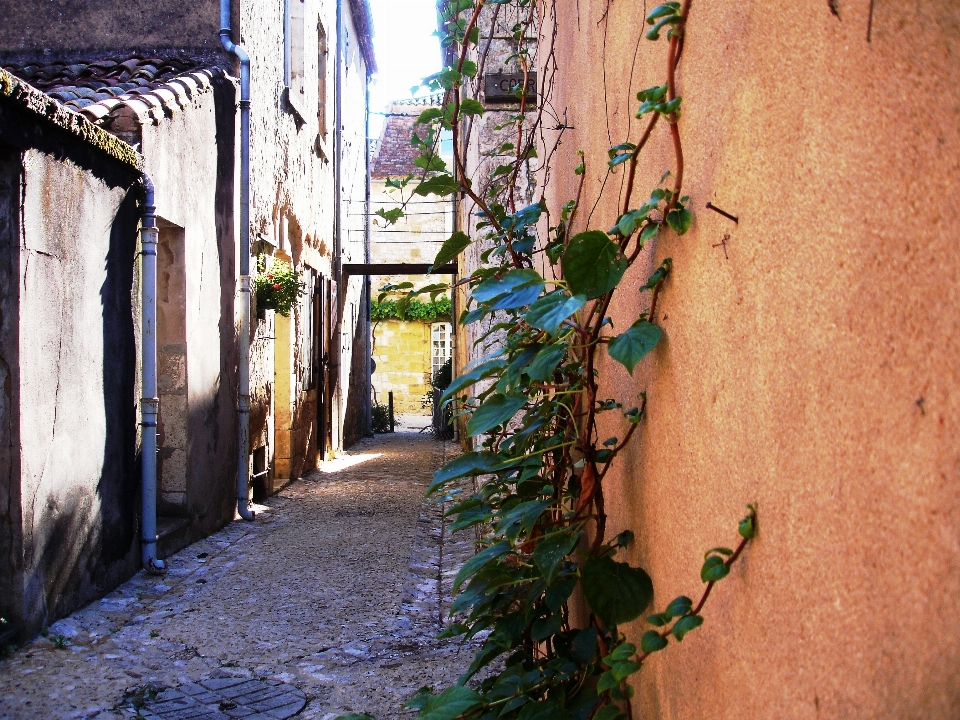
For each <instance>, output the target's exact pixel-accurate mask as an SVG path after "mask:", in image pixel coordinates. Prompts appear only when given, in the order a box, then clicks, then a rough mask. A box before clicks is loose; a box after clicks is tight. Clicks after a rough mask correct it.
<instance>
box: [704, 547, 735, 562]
mask: <svg viewBox="0 0 960 720" xmlns="http://www.w3.org/2000/svg"><path fill="white" fill-rule="evenodd" d="M711 555H726V556H727V557H730V556H731V555H733V550H731V549H730V548H725V547H715V548H710V549H709V550H707V551H706V552H705V553H704V554H703V558H704V560H706V559H707V558H708V557H710V556H711Z"/></svg>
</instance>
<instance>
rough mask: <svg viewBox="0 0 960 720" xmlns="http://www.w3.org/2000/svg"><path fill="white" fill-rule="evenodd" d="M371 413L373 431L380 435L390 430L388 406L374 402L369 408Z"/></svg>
mask: <svg viewBox="0 0 960 720" xmlns="http://www.w3.org/2000/svg"><path fill="white" fill-rule="evenodd" d="M371 414H372V415H373V431H374V432H375V433H377V434H378V435H382V434H383V433H388V432H391V430H390V408H389V406H387V405H381V404H380V403H378V402H375V403H374V404H373V407H372V408H371Z"/></svg>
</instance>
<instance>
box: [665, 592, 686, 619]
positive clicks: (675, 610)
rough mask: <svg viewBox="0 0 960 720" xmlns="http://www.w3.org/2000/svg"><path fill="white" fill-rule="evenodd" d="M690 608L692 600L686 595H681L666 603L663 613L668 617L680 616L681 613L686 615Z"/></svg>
mask: <svg viewBox="0 0 960 720" xmlns="http://www.w3.org/2000/svg"><path fill="white" fill-rule="evenodd" d="M692 609H693V600H691V599H690V598H688V597H687V596H686V595H681V596H680V597H678V598H676V599H674V600H673V602H671V603H670V604H669V605H667V609H666V610H665V611H664V615H669V616H670V617H680V616H681V615H686V614H687V613H688V612H690V611H691V610H692Z"/></svg>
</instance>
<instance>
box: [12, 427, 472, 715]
mask: <svg viewBox="0 0 960 720" xmlns="http://www.w3.org/2000/svg"><path fill="white" fill-rule="evenodd" d="M456 452H457V449H456V446H455V445H454V444H452V443H444V442H441V441H437V440H434V439H433V438H432V437H430V436H429V435H426V434H418V433H416V432H398V433H396V434H393V435H380V436H377V437H376V438H373V439H368V440H364V441H362V442H361V443H359V444H357V445H355V446H354V447H353V448H352V450H351V452H349V453H347V454H345V455H344V456H342V457H341V458H339V459H337V460H335V461H333V462H330V463H327V464H325V466H324V467H323V469H322V470H320V471H314V472H312V473H310V474H309V475H307V476H305V477H304V478H303V479H301V480H299V481H296V482H294V483H292V484H291V485H289V486H288V487H286V488H285V489H284V490H283V491H281V492H280V493H279V494H277V495H275V496H273V497H271V498H269V499H268V500H266V501H265V504H264V505H258V506H256V508H255V509H256V510H257V518H256V521H255V522H252V523H246V522H242V521H236V522H233V523H231V524H229V525H228V526H227V527H225V528H224V529H223V530H221V531H220V532H218V533H215V534H214V535H211V536H210V537H208V538H206V539H205V540H203V541H201V542H198V543H196V544H194V545H191V546H189V547H188V548H186V549H185V550H183V551H181V552H180V553H178V554H177V555H175V556H173V557H171V558H170V559H169V561H168V567H169V570H168V572H167V574H166V575H165V576H163V577H156V576H151V575H146V574H145V573H143V572H140V573H139V574H137V575H136V576H135V577H134V578H133V579H131V580H130V581H129V582H127V583H125V584H123V585H121V586H120V587H119V588H118V589H117V590H116V591H114V592H112V593H110V594H109V595H107V596H106V597H104V598H103V599H102V600H100V601H99V602H94V603H92V604H90V605H89V606H87V607H86V608H83V609H82V610H79V611H77V612H76V613H74V614H73V615H71V616H69V617H67V618H65V619H63V620H60V621H59V622H57V623H55V624H54V625H52V626H51V627H50V628H49V630H48V631H47V635H46V637H43V636H40V637H37V638H36V639H34V640H33V641H32V642H30V643H28V644H27V645H26V646H24V647H23V648H21V649H20V650H18V651H17V652H16V653H15V654H14V655H13V656H12V657H9V658H7V659H6V660H3V661H0V718H2V720H20V719H23V718H43V719H45V720H46V719H52V718H58V719H59V718H85V719H86V718H99V719H100V720H106V719H107V718H131V717H138V716H139V717H143V718H164V719H168V718H177V719H181V718H183V719H186V718H198V719H200V718H202V719H204V720H206V719H213V718H224V719H225V718H240V717H243V718H272V719H273V720H277V719H278V718H286V717H291V716H294V715H296V716H297V717H302V718H317V719H323V718H333V717H336V716H337V715H339V714H341V713H346V712H358V713H359V712H368V713H371V714H373V715H375V716H376V717H377V718H378V719H387V718H400V717H410V716H412V715H413V712H412V711H407V710H404V709H403V708H402V706H403V703H404V702H405V700H407V699H408V698H409V697H410V696H411V695H412V694H413V693H415V692H416V690H417V689H418V688H419V687H421V686H422V685H425V684H429V685H431V686H433V687H442V685H443V684H444V683H448V682H449V681H451V680H455V678H456V677H457V675H458V674H459V673H460V672H461V671H462V670H463V668H465V667H466V666H467V664H469V661H470V659H471V658H472V655H473V650H474V648H471V647H462V648H460V649H459V652H458V648H457V643H456V641H439V640H436V639H435V636H436V634H437V632H438V628H439V627H440V623H441V622H444V621H445V620H446V614H447V607H448V600H449V595H450V583H451V581H452V578H453V575H454V574H455V573H456V569H457V567H458V566H459V564H461V563H462V562H463V561H464V560H465V559H466V558H467V557H469V555H470V554H471V552H472V551H473V545H472V536H471V535H470V534H469V533H462V534H459V535H457V536H454V537H453V538H451V537H450V536H449V533H448V532H447V531H446V529H445V527H444V520H443V517H442V508H441V507H440V506H438V505H437V503H436V502H434V501H433V500H432V499H425V498H424V492H425V490H426V487H427V485H428V484H429V481H430V477H431V474H432V472H433V470H434V469H436V468H437V467H439V466H440V465H441V464H442V463H443V462H445V459H449V458H450V457H451V456H452V455H453V454H455V453H456Z"/></svg>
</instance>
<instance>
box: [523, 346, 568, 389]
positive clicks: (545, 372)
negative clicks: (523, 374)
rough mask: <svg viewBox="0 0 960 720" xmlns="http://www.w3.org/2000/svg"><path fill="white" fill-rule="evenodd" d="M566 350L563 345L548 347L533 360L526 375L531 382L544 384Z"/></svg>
mask: <svg viewBox="0 0 960 720" xmlns="http://www.w3.org/2000/svg"><path fill="white" fill-rule="evenodd" d="M566 352H567V348H566V346H565V345H548V346H547V347H545V348H544V349H543V350H541V351H540V352H539V353H537V357H535V358H534V360H533V362H532V363H530V366H529V367H528V368H527V375H529V376H530V379H531V380H539V381H541V382H545V381H547V380H549V379H550V377H551V376H552V375H553V371H554V370H556V369H557V365H559V364H560V361H561V360H563V356H564V355H565V354H566Z"/></svg>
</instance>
